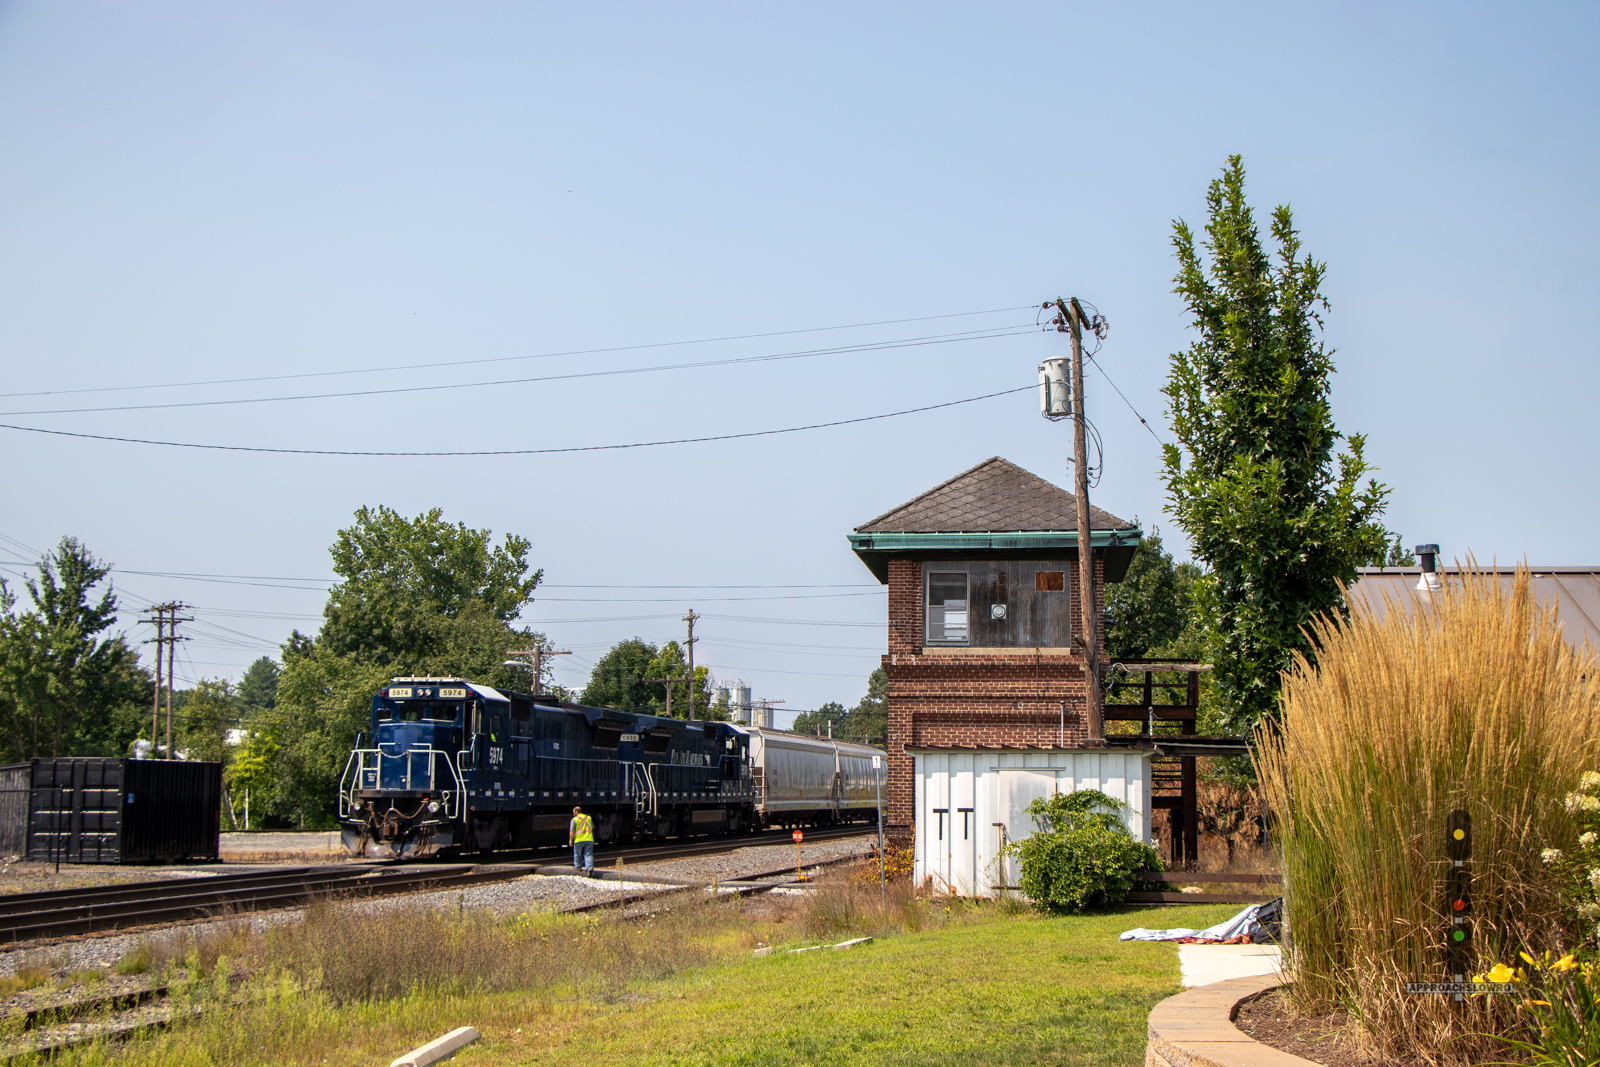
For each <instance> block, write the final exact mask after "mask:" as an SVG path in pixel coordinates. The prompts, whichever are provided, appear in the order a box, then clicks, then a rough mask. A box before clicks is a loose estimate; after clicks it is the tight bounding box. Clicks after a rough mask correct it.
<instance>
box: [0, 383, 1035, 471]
mask: <svg viewBox="0 0 1600 1067" xmlns="http://www.w3.org/2000/svg"><path fill="white" fill-rule="evenodd" d="M1035 388H1036V387H1035V386H1032V385H1024V386H1021V387H1019V388H1016V389H1002V390H1000V391H999V392H997V393H985V394H984V395H982V396H971V397H967V398H966V399H965V400H950V401H946V402H945V403H942V404H927V405H925V406H923V407H917V408H906V409H904V410H902V411H889V412H885V413H883V414H881V415H864V416H861V417H859V418H854V419H835V420H833V421H831V422H814V423H809V424H807V425H804V426H785V427H782V428H780V429H773V430H749V431H746V432H744V433H729V434H716V435H712V436H708V437H678V438H670V439H664V440H660V441H633V442H629V443H626V444H614V445H572V446H568V447H565V448H505V449H490V450H484V451H459V452H456V451H441V452H365V451H354V450H346V449H325V448H263V447H257V446H251V445H219V444H211V443H208V442H193V441H162V440H156V439H153V438H146V437H118V436H114V435H111V434H97V433H78V432H75V431H70V430H47V429H45V428H44V427H41V426H17V425H14V424H11V423H0V430H16V431H19V432H22V433H39V434H46V435H49V436H52V437H75V438H79V439H82V440H88V441H110V442H114V443H117V444H133V445H156V446H160V447H164V448H194V449H203V450H209V451H219V452H256V453H269V454H274V455H288V456H361V457H376V458H424V457H439V458H445V457H477V456H545V455H557V454H564V453H573V452H612V451H618V450H622V449H629V448H657V447H661V446H665V445H694V444H705V443H708V442H712V441H740V440H747V439H749V438H754V437H771V436H774V435H776V434H785V433H801V432H803V431H806V430H824V429H829V428H831V427H835V426H853V425H856V424H858V423H863V422H877V421H879V420H882V419H894V418H899V417H900V416H902V415H917V414H921V413H922V412H925V411H938V410H940V409H942V408H953V407H958V406H960V405H962V404H975V403H977V402H979V401H981V400H993V399H994V398H995V397H1001V396H1010V395H1011V394H1013V393H1026V392H1032V391H1033V390H1034V389H1035Z"/></svg>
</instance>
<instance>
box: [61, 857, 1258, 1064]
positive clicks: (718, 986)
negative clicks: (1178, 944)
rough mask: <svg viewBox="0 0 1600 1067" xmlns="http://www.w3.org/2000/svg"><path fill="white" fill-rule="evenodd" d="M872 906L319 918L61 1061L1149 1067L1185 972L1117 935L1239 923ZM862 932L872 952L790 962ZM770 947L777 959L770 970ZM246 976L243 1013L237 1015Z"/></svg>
mask: <svg viewBox="0 0 1600 1067" xmlns="http://www.w3.org/2000/svg"><path fill="white" fill-rule="evenodd" d="M868 897H870V898H871V899H870V901H869V900H868ZM876 900H877V893H876V891H875V890H874V891H873V892H872V893H870V894H868V893H865V892H864V891H861V890H859V889H854V888H852V887H850V886H849V885H848V884H847V883H843V882H841V883H839V884H833V885H826V886H824V887H823V892H822V893H821V894H819V895H818V896H817V897H814V898H809V899H799V898H770V899H763V898H757V899H755V900H750V901H738V900H734V901H723V902H717V903H713V902H708V901H703V900H700V899H695V898H692V897H685V898H680V900H679V901H678V902H677V903H675V904H674V905H673V906H671V907H666V908H664V909H663V910H662V911H660V912H658V913H657V914H656V915H654V916H653V917H651V918H650V919H648V920H645V921H621V920H617V919H611V918H601V919H595V918H589V917H556V916H553V915H549V914H536V915H529V916H524V917H522V918H520V919H517V920H513V921H509V922H493V921H490V920H487V919H485V918H483V917H481V916H474V915H472V914H470V913H469V914H467V915H465V916H462V915H452V914H450V913H448V912H446V913H432V912H425V911H421V910H417V909H409V910H394V911H390V912H386V913H383V914H379V915H372V914H366V915H362V916H357V915H356V914H355V913H352V912H349V911H338V910H334V909H331V908H330V909H317V910H314V911H313V912H312V913H311V914H310V915H309V916H308V918H307V920H306V922H304V923H303V924H301V925H300V926H297V927H288V928H283V929H281V930H280V931H278V932H277V933H275V934H273V935H269V936H268V937H267V938H264V939H263V938H256V939H253V940H249V939H241V938H238V937H235V938H234V939H233V940H232V941H231V942H230V943H229V944H228V946H227V948H228V951H227V952H220V951H218V950H217V949H215V948H214V947H208V943H207V942H195V943H192V944H190V945H189V946H188V947H187V951H186V954H185V955H182V956H178V955H174V954H172V953H170V952H165V953H162V952H158V953H156V954H155V955H154V956H153V958H152V963H151V966H152V967H153V968H155V969H157V970H162V969H165V970H166V971H167V972H168V973H169V976H175V975H176V974H177V970H176V969H182V971H183V974H184V976H185V977H184V980H183V981H182V982H175V984H176V985H177V986H178V987H179V988H182V989H183V990H184V992H183V993H182V994H181V996H180V1001H181V1004H180V1006H184V1007H187V1006H190V1005H199V1006H202V1007H203V1008H204V1009H205V1010H204V1012H203V1014H201V1016H200V1017H199V1019H198V1021H196V1022H194V1023H193V1024H191V1025H188V1026H185V1027H181V1028H178V1029H175V1030H172V1031H170V1032H167V1033H163V1034H160V1035H156V1036H152V1037H149V1038H142V1039H138V1040H135V1041H132V1042H129V1043H128V1044H127V1045H125V1046H123V1047H121V1048H120V1049H117V1048H113V1047H110V1046H89V1047H86V1048H82V1049H78V1050H74V1051H73V1052H71V1053H68V1054H66V1055H64V1056H61V1057H58V1059H57V1061H56V1062H58V1063H64V1064H82V1065H89V1064H95V1065H98V1064H101V1063H111V1062H115V1063H116V1064H118V1065H119V1067H144V1065H147V1064H148V1065H152V1067H154V1065H157V1064H159V1065H161V1067H188V1065H195V1067H200V1065H205V1067H211V1065H221V1064H228V1065H229V1067H236V1065H237V1067H251V1065H256V1064H297V1065H299V1064H305V1065H315V1064H322V1063H330V1064H365V1063H371V1064H375V1065H378V1067H381V1065H382V1064H386V1063H388V1062H389V1061H390V1060H391V1059H393V1058H394V1057H395V1056H397V1055H399V1054H400V1053H402V1052H404V1051H406V1050H407V1049H409V1048H412V1047H415V1046H416V1045H419V1044H422V1043H423V1042H425V1041H428V1040H431V1039H432V1038H434V1037H437V1036H439V1035H440V1034H443V1033H445V1032H447V1031H449V1030H451V1029H454V1028H455V1027H457V1026H461V1025H472V1026H475V1027H477V1028H478V1029H479V1030H480V1031H481V1032H483V1034H484V1038H483V1040H482V1041H480V1042H479V1043H478V1045H476V1046H474V1047H473V1048H471V1049H469V1050H467V1051H466V1052H464V1053H462V1054H461V1055H459V1056H458V1057H457V1058H456V1059H455V1060H454V1061H452V1063H453V1064H457V1063H459V1064H463V1065H470V1064H484V1065H488V1064H495V1065H500V1064H564V1063H578V1064H583V1065H585V1067H589V1065H594V1064H624V1063H626V1064H630V1065H632V1064H661V1065H669V1064H670V1065H677V1064H728V1065H732V1064H796V1065H798V1064H808V1065H810V1064H815V1065H823V1064H846V1063H848V1064H852V1065H854V1064H866V1065H873V1064H886V1065H888V1064H894V1065H901V1064H939V1065H941V1067H944V1065H950V1064H985V1065H1018V1067H1020V1065H1024V1064H1054V1065H1074V1067H1078V1065H1081V1067H1100V1065H1106V1067H1111V1065H1124V1064H1125V1065H1129V1067H1132V1065H1135V1064H1139V1063H1142V1062H1143V1055H1144V1042H1145V1022H1146V1016H1147V1014H1148V1012H1149V1010H1150V1007H1151V1006H1152V1005H1154V1004H1155V1003H1156V1002H1157V1001H1159V1000H1160V999H1162V998H1163V997H1166V996H1170V995H1171V994H1173V993H1175V992H1176V991H1177V988H1178V967H1177V952H1176V950H1175V948H1174V947H1173V946H1170V945H1157V944H1149V943H1134V942H1128V943H1119V942H1118V941H1117V940H1116V937H1117V934H1118V933H1119V932H1120V931H1122V930H1124V929H1128V928H1130V927H1134V926H1150V925H1174V924H1181V925H1196V924H1198V925H1206V924H1208V923H1211V922H1214V921H1217V920H1218V919H1220V918H1222V917H1224V916H1226V915H1228V914H1231V913H1232V912H1233V911H1234V910H1236V909H1234V908H1231V907H1227V906H1208V907H1199V908H1192V909H1183V910H1181V911H1178V910H1174V909H1128V910H1127V911H1125V912H1123V913H1121V914H1115V915H1104V916H1088V917H1081V918H1058V919H1052V918H1042V917H1038V916H1034V915H1032V914H1030V913H1018V912H1017V911H1016V910H1015V909H1007V908H1002V907H998V906H993V905H982V906H973V905H967V904H964V903H962V902H960V901H954V902H948V901H944V900H942V899H941V900H935V901H928V900H926V899H912V898H910V895H909V893H907V892H906V891H905V890H903V889H902V890H901V892H900V893H899V895H898V900H897V901H895V902H893V903H892V905H891V909H890V910H891V914H889V915H885V914H883V913H882V912H881V910H874V909H873V907H872V906H871V905H873V904H876ZM913 927H915V928H919V929H912V928H913ZM863 931H869V932H872V933H874V935H875V936H876V937H877V938H878V940H876V941H875V942H874V943H873V944H871V945H868V946H863V947H861V948H857V949H854V950H851V951H845V952H832V951H826V950H824V951H818V952H807V953H802V954H798V955H790V954H788V953H787V952H784V951H783V949H784V948H787V947H797V946H802V945H806V944H816V943H819V942H832V941H837V940H841V939H843V937H847V936H854V935H858V934H860V933H861V932H863ZM408 939H409V940H410V941H411V942H414V943H415V945H416V946H417V947H416V948H411V947H407V941H408ZM762 944H771V945H775V946H778V951H777V952H775V953H774V954H773V955H772V956H769V957H765V958H760V959H757V958H755V957H754V956H753V955H752V953H751V949H752V948H754V947H756V946H758V945H762ZM429 946H432V948H433V949H434V951H432V952H430V951H428V948H429ZM230 953H232V954H230ZM162 957H165V962H162ZM208 957H209V958H210V960H211V963H210V965H209V968H208V969H209V972H210V974H211V975H212V977H210V978H209V979H207V978H202V977H200V975H199V971H200V970H201V967H202V965H201V961H202V960H204V959H206V958H208ZM243 970H250V971H252V977H251V978H249V979H248V980H247V981H246V983H245V985H244V986H243V987H242V988H243V990H244V994H243V995H242V996H234V995H230V994H229V992H228V988H229V986H228V975H229V974H230V973H234V974H237V973H239V972H240V971H243Z"/></svg>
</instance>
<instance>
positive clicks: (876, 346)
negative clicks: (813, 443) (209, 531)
mask: <svg viewBox="0 0 1600 1067" xmlns="http://www.w3.org/2000/svg"><path fill="white" fill-rule="evenodd" d="M1031 332H1032V330H1031V328H1026V327H1018V326H1010V327H1003V328H998V329H994V330H981V331H967V332H964V333H957V334H939V335H934V336H930V337H913V338H905V339H903V340H898V341H881V342H871V343H866V344H859V345H841V346H836V347H833V348H818V349H806V350H802V351H798V352H778V353H771V354H767V355H760V356H735V357H730V358H728V359H710V360H701V361H698V362H694V363H665V364H657V365H655V366H651V367H617V368H613V369H611V370H590V371H573V372H571V373H568V374H544V375H538V376H535V377H531V378H502V379H496V380H494V381H486V382H443V383H438V384H434V385H405V386H393V387H391V388H388V389H351V390H346V391H344V392H339V393H300V394H296V395H293V396H257V397H234V398H231V399H225V400H176V401H170V402H168V403H164V404H115V405H104V406H101V407H79V408H41V409H32V410H26V411H0V416H4V417H7V418H16V417H19V416H33V415H92V414H103V413H106V412H113V411H167V410H172V409H174V408H206V407H236V406H239V405H243V404H277V403H287V402H294V401H301V400H343V399H350V398H354V397H365V396H395V395H400V394H408V393H437V392H445V391H451V390H457V389H485V388H493V387H500V386H507V385H533V384H538V383H542V382H563V381H576V380H579V379H584V378H609V377H615V376H617V375H625V374H659V373H664V372H666V371H678V370H700V369H704V368H707V367H731V366H738V365H741V364H750V363H775V362H780V361H784V360H792V359H814V358H817V357H819V356H835V355H859V354H862V353H868V352H888V351H893V350H895V349H900V348H924V347H927V346H930V345H940V344H958V343H961V342H964V341H987V340H994V339H997V338H1002V337H1019V336H1022V335H1023V334H1024V333H1031Z"/></svg>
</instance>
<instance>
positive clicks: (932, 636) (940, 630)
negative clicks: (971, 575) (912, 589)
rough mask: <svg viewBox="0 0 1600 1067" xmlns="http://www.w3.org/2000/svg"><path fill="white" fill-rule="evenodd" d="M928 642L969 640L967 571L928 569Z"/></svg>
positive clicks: (957, 643) (954, 643)
mask: <svg viewBox="0 0 1600 1067" xmlns="http://www.w3.org/2000/svg"><path fill="white" fill-rule="evenodd" d="M927 617H928V643H929V644H930V645H964V644H966V643H967V634H968V630H967V572H966V571H930V572H929V573H928V612H927Z"/></svg>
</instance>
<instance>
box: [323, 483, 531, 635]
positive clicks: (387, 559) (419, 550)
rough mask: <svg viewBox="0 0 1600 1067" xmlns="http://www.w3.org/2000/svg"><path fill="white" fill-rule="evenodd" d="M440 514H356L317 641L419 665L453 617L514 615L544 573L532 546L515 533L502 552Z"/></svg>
mask: <svg viewBox="0 0 1600 1067" xmlns="http://www.w3.org/2000/svg"><path fill="white" fill-rule="evenodd" d="M442 516H443V512H442V510H441V509H439V508H434V509H432V510H431V511H428V512H425V513H424V514H422V515H419V516H417V517H416V518H415V519H406V518H404V517H402V516H401V515H400V514H399V513H398V512H395V511H392V510H390V509H389V508H386V507H378V508H376V509H373V508H362V509H361V510H359V511H357V512H356V514H355V519H356V521H355V524H354V525H352V526H350V527H348V528H346V529H343V530H340V531H339V534H338V537H337V539H336V540H335V541H334V544H333V548H332V549H331V550H330V551H331V552H332V555H333V570H334V573H335V574H337V575H338V576H339V577H340V579H341V581H340V582H339V583H338V584H336V585H335V586H334V587H333V588H332V589H331V590H329V592H328V603H327V606H326V607H325V608H323V612H322V615H323V624H322V630H321V632H320V633H319V634H318V635H317V641H318V643H319V644H321V645H322V646H323V647H324V648H327V649H328V650H330V651H332V652H334V653H337V654H339V655H354V656H359V657H362V658H365V659H367V660H368V661H372V660H386V661H388V662H394V663H403V664H412V663H415V664H418V665H419V666H420V664H421V662H422V660H424V659H426V658H428V657H430V656H432V655H434V654H436V653H437V651H438V649H439V647H440V645H441V643H442V641H443V639H444V637H443V633H442V630H443V629H444V624H445V622H446V620H452V619H455V618H456V617H458V616H459V615H461V614H462V613H463V612H464V611H469V610H476V611H479V612H481V613H482V614H484V615H486V616H487V617H490V618H492V619H493V620H494V621H496V622H498V623H502V624H508V623H510V622H511V620H512V619H514V618H516V616H517V613H518V612H520V611H521V610H522V609H523V607H524V606H526V605H527V604H528V603H529V602H530V601H531V600H532V599H533V591H534V588H535V587H536V586H538V584H539V581H540V579H541V578H542V577H543V575H544V572H543V571H534V572H533V573H532V574H530V573H528V548H529V543H528V541H527V540H525V539H524V538H521V537H517V536H516V535H514V534H513V535H511V536H508V537H507V538H506V541H505V544H504V545H502V546H500V547H498V548H495V547H493V546H492V545H491V533H490V531H488V530H472V529H469V528H468V527H467V526H466V524H465V523H459V522H458V523H456V524H455V525H453V526H452V525H451V524H450V523H448V522H446V521H444V519H443V517H442ZM474 604H476V605H478V607H476V608H474V607H472V605H474Z"/></svg>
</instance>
